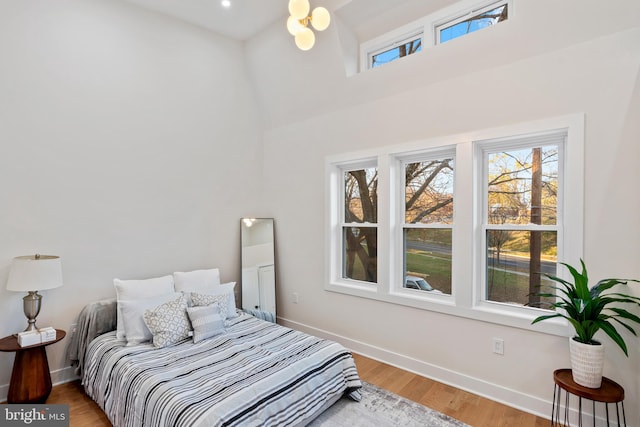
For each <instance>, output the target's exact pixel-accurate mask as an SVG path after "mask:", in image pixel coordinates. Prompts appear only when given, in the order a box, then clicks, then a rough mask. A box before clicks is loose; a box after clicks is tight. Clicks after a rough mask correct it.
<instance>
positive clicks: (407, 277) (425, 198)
mask: <svg viewBox="0 0 640 427" xmlns="http://www.w3.org/2000/svg"><path fill="white" fill-rule="evenodd" d="M453 163H454V162H453V157H446V158H442V157H438V158H431V159H426V160H421V161H415V160H410V161H407V162H405V163H404V177H405V185H404V187H405V190H404V200H403V205H404V225H403V233H402V240H403V245H402V246H403V257H404V263H403V264H404V287H405V288H408V289H417V290H420V291H425V292H432V291H434V290H437V291H439V292H442V293H446V294H451V245H452V239H451V238H452V230H453V229H452V226H453Z"/></svg>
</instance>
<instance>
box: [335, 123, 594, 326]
mask: <svg viewBox="0 0 640 427" xmlns="http://www.w3.org/2000/svg"><path fill="white" fill-rule="evenodd" d="M583 162H584V117H583V115H572V116H563V117H558V118H553V119H545V120H540V121H536V122H532V123H523V124H515V125H510V126H505V127H501V128H494V129H486V130H480V131H476V132H469V133H466V134H464V135H452V136H449V137H440V138H436V139H433V140H425V141H417V142H412V143H408V144H403V145H399V146H390V147H378V148H376V149H373V150H370V151H367V152H362V153H350V154H345V155H337V156H332V157H329V158H328V159H327V177H328V179H327V183H328V188H327V195H328V197H327V202H328V203H327V207H328V211H327V233H326V235H327V248H328V249H327V255H328V257H327V262H328V263H327V270H326V271H327V281H326V285H325V289H327V290H329V291H335V292H341V293H346V294H349V295H354V296H358V297H363V298H372V299H376V300H380V301H384V302H388V303H393V304H400V305H406V306H410V307H415V308H419V309H424V310H432V311H438V312H441V313H446V314H450V315H456V316H462V317H467V318H473V319H478V320H482V321H488V322H495V323H500V324H508V325H511V326H515V327H520V328H523V329H533V328H535V330H538V331H540V330H544V331H547V332H550V333H555V334H559V335H561V334H565V333H566V329H565V328H566V325H565V324H562V322H561V321H558V322H547V323H546V324H545V325H542V324H536V325H535V326H533V327H532V326H531V321H532V320H533V319H534V318H535V317H537V316H538V315H539V314H540V310H541V309H540V308H537V305H538V303H539V302H540V301H538V300H536V299H535V298H532V294H535V293H538V292H539V291H543V292H544V291H545V290H548V289H551V288H548V286H549V285H550V283H549V281H547V280H546V279H545V277H544V274H540V273H548V274H554V275H559V276H560V277H563V278H567V277H565V276H564V275H565V274H566V272H565V271H564V270H561V271H558V272H557V273H556V262H557V261H563V262H569V263H573V262H576V261H577V260H578V259H579V258H580V257H581V256H582V242H583V236H582V228H583V215H584V212H583V210H584V200H583V196H582V195H583V190H584V183H583V171H584V166H583ZM545 287H547V288H546V289H545ZM550 293H553V292H550Z"/></svg>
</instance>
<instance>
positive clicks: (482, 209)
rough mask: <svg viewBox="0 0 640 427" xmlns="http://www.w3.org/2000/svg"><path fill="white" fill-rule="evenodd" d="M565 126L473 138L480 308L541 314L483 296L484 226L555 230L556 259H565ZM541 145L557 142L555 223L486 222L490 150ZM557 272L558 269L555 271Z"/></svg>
mask: <svg viewBox="0 0 640 427" xmlns="http://www.w3.org/2000/svg"><path fill="white" fill-rule="evenodd" d="M567 137H568V134H567V130H566V129H557V130H551V131H548V132H542V133H534V134H530V135H516V136H513V137H506V138H498V139H489V140H482V141H476V142H475V143H474V144H475V145H476V147H475V151H476V153H475V155H476V157H477V159H478V160H479V161H481V162H482V164H481V165H479V167H478V168H477V170H476V177H475V179H476V182H477V183H481V185H482V187H481V188H480V189H479V197H477V200H478V203H479V204H478V206H477V210H476V212H477V213H476V215H477V222H478V223H479V224H480V225H479V227H478V232H477V234H476V236H475V239H476V240H477V245H476V248H477V252H476V265H478V270H477V272H476V275H475V277H476V280H477V281H478V282H477V283H476V286H477V288H478V289H477V292H476V299H475V301H474V304H475V306H476V307H477V308H479V309H488V310H491V309H493V308H498V309H499V310H503V311H507V312H513V313H514V314H516V313H519V312H521V311H523V310H526V311H527V312H529V313H533V314H531V315H533V316H534V317H536V316H537V315H539V314H540V309H538V308H535V307H528V306H518V305H515V304H509V303H505V302H499V301H491V300H488V299H487V298H486V295H487V288H488V284H487V274H486V271H487V268H488V267H487V257H486V250H487V240H486V239H487V230H508V231H533V230H537V231H555V232H556V239H557V240H556V245H557V259H558V260H562V259H566V257H565V252H564V238H563V236H564V225H565V221H564V211H565V209H564V206H565V203H564V193H565V189H566V186H565V175H566V171H565V169H566V162H565V160H566V156H565V151H566V144H567ZM544 145H557V146H558V195H557V199H556V203H557V205H556V223H555V225H544V224H541V225H537V224H526V225H525V224H504V225H499V224H489V221H488V212H487V206H488V186H489V183H488V181H487V176H488V173H487V172H488V171H487V165H488V156H489V154H493V153H499V152H502V151H507V150H516V149H522V148H533V147H536V146H538V147H539V146H544ZM557 273H558V274H559V273H560V271H558V272H557Z"/></svg>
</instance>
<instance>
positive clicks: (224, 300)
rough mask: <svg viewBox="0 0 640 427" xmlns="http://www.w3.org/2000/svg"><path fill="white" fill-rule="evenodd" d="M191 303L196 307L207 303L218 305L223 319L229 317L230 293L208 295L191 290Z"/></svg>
mask: <svg viewBox="0 0 640 427" xmlns="http://www.w3.org/2000/svg"><path fill="white" fill-rule="evenodd" d="M191 303H192V304H193V306H194V307H201V306H205V305H212V304H213V305H215V306H216V307H218V311H219V312H220V315H221V316H222V318H223V319H226V318H227V317H229V314H228V311H227V310H228V307H229V294H223V295H207V294H199V293H197V292H191Z"/></svg>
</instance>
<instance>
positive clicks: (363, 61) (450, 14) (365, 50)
mask: <svg viewBox="0 0 640 427" xmlns="http://www.w3.org/2000/svg"><path fill="white" fill-rule="evenodd" d="M514 1H515V0H484V1H481V0H461V1H459V2H457V3H455V4H452V5H451V6H448V7H445V8H443V9H440V10H438V11H437V12H434V13H432V14H429V15H426V16H423V17H421V18H418V19H416V20H414V21H412V22H410V23H407V24H405V25H402V26H401V27H398V28H396V29H394V30H391V31H388V32H386V33H384V34H381V35H379V36H377V37H374V38H372V39H370V40H367V41H365V42H362V43H360V61H359V70H360V72H363V71H366V70H372V69H373V68H374V67H373V66H372V63H371V58H372V56H373V55H375V54H377V53H380V52H382V51H384V50H385V49H390V48H393V47H395V46H399V45H401V44H403V43H407V42H408V41H411V40H413V39H412V37H415V36H417V35H418V34H422V46H421V50H420V52H416V53H418V54H420V53H423V52H426V51H428V50H429V49H431V48H433V47H435V46H437V45H440V44H441V43H440V41H439V40H440V37H439V34H438V33H437V32H436V29H437V28H438V27H441V26H443V25H446V24H447V23H449V22H453V21H455V20H461V19H463V18H465V17H467V16H469V15H470V14H473V13H478V12H479V11H483V10H485V9H486V8H491V6H494V7H498V6H500V5H502V4H506V5H507V8H508V13H509V15H508V16H509V17H508V19H507V20H511V19H512V18H513V16H514V14H515V13H514V5H513V3H514ZM488 10H491V9H488ZM475 32H476V31H474V33H475ZM470 34H471V33H470ZM467 35H468V34H467ZM456 38H461V37H456ZM414 55H415V54H412V55H408V56H414ZM398 59H400V58H398ZM391 62H396V61H395V60H394V61H391ZM391 62H390V63H391ZM387 64H389V63H387ZM387 64H384V65H387ZM375 68H379V67H375Z"/></svg>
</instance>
